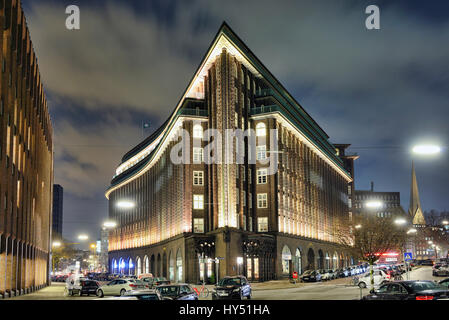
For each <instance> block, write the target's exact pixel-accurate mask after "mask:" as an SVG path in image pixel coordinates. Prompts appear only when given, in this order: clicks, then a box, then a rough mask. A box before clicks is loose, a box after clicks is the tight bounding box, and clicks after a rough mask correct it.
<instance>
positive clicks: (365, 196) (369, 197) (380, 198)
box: [355, 191, 399, 201]
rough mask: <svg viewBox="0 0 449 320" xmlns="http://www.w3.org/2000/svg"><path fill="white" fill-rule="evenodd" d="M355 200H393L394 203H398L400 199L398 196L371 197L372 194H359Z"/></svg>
mask: <svg viewBox="0 0 449 320" xmlns="http://www.w3.org/2000/svg"><path fill="white" fill-rule="evenodd" d="M356 192H357V191H356ZM355 199H356V200H374V199H376V200H392V201H393V200H396V201H398V200H399V197H398V196H393V195H376V196H374V195H371V194H369V195H366V194H363V195H360V194H359V195H357V194H356V196H355Z"/></svg>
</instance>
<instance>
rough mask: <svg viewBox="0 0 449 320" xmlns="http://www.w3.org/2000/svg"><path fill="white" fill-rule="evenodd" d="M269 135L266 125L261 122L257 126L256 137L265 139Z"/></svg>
mask: <svg viewBox="0 0 449 320" xmlns="http://www.w3.org/2000/svg"><path fill="white" fill-rule="evenodd" d="M266 135H267V128H266V126H265V123H263V122H259V123H258V124H257V125H256V136H257V137H265V136H266Z"/></svg>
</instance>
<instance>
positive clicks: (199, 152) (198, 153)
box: [193, 145, 267, 163]
mask: <svg viewBox="0 0 449 320" xmlns="http://www.w3.org/2000/svg"><path fill="white" fill-rule="evenodd" d="M256 155H257V158H256V159H257V160H265V159H267V146H266V145H262V146H257V147H256ZM203 161H204V148H200V147H194V148H193V162H194V163H202V162H203Z"/></svg>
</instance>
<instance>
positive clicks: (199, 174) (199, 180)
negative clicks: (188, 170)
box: [193, 171, 204, 186]
mask: <svg viewBox="0 0 449 320" xmlns="http://www.w3.org/2000/svg"><path fill="white" fill-rule="evenodd" d="M203 176H204V171H193V185H194V186H202V185H204V181H203V180H204V179H203Z"/></svg>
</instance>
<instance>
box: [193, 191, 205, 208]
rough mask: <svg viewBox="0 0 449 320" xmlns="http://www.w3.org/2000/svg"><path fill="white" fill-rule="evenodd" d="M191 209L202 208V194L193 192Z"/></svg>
mask: <svg viewBox="0 0 449 320" xmlns="http://www.w3.org/2000/svg"><path fill="white" fill-rule="evenodd" d="M193 209H199V210H201V209H204V195H202V194H194V195H193Z"/></svg>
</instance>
